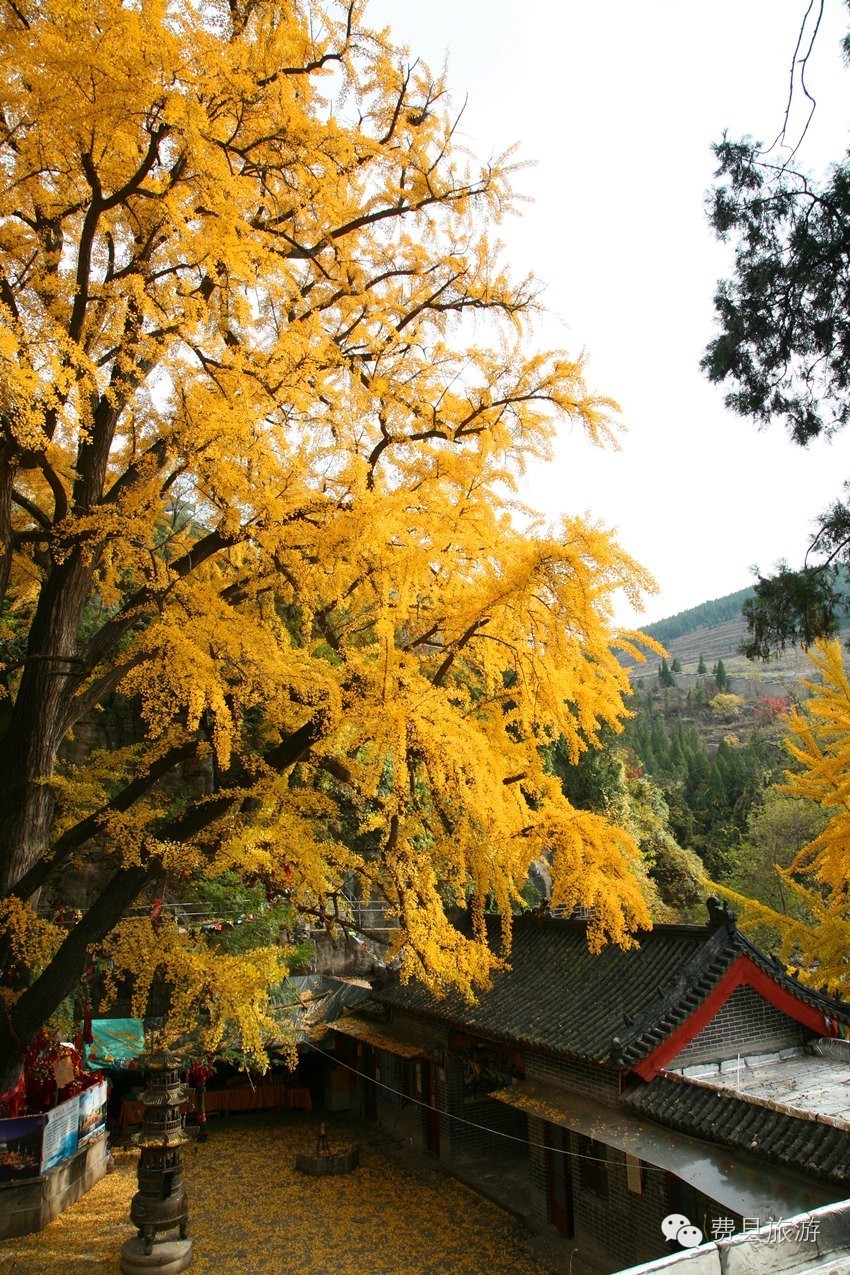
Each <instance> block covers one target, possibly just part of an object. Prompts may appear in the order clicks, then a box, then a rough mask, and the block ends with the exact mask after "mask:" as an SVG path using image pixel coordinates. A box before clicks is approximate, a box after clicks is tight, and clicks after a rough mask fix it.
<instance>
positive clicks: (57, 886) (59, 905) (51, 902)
mask: <svg viewBox="0 0 850 1275" xmlns="http://www.w3.org/2000/svg"><path fill="white" fill-rule="evenodd" d="M142 737H143V736H142V724H141V722H140V720H139V718H138V716H137V715H136V714H135V713H133V712H132V710H131V707H130V706H129V705H127V706H123V705H122V706H121V707H120V708H117V709H115V710H114V711H113V710H110V711H107V712H101V713H97V714H94V715H92V716H91V717H89V718H86V719H85V720H84V721H82V722H80V723H79V725H78V726H77V727H76V729H75V731H74V734H73V736H72V737H71V738H69V739H68V740H67V741H66V743H65V744H64V745H63V748H62V754H61V756H62V761H63V762H64V763H65V765H66V766H77V765H80V764H81V763H82V762H83V761H84V760H85V759H86V758H87V757H89V756H90V755H91V753H93V752H96V751H107V752H114V751H117V750H118V749H122V748H127V747H130V746H131V745H133V744H134V743H137V742H140V741H141V739H142ZM213 782H214V781H213V768H212V763H211V761H202V762H201V763H196V762H184V763H183V764H181V765H179V766H175V767H174V769H173V770H172V771H170V772H169V774H167V775H166V776H165V777H164V778H163V779H162V780H160V782H159V785H158V787H159V788H160V789H161V790H164V791H165V792H167V793H169V794H170V795H171V796H173V797H175V798H184V799H188V798H198V797H204V796H208V795H210V794H211V793H212V792H213ZM98 858H99V856H97V855H90V856H88V857H87V858H86V859H85V861H84V862H82V863H80V864H78V865H69V866H68V868H67V869H66V870H65V871H64V872H62V873H60V874H57V876H56V878H55V880H51V883H50V887H49V889H45V890H44V891H43V893H42V897H41V899H40V900H39V911H40V912H42V914H47V915H51V914H57V913H61V912H63V911H69V910H71V911H72V910H74V909H79V910H84V909H85V908H86V907H87V906H88V905H89V903H90V902H91V901H92V900H93V899H94V898H95V897H96V895H97V893H98V892H99V890H100V889H101V888H102V886H103V884H104V883H105V881H106V879H107V877H108V875H109V869H108V867H106V866H101V865H100V864H99V863H98V862H97V860H98ZM148 903H149V901H148V900H146V899H145V898H140V899H139V900H138V906H139V907H140V908H141V909H142V910H144V908H145V907H146V906H147V905H148ZM379 910H380V909H379ZM373 913H375V909H369V917H368V918H367V920H368V921H369V924H368V926H367V928H369V929H370V931H377V933H378V934H381V935H382V936H383V934H385V936H386V937H385V939H384V941H383V942H381V941H380V939H378V938H370V939H369V940H368V941H367V942H365V943H364V942H363V941H359V940H358V939H356V938H354V937H352V936H349V935H346V934H344V933H343V932H342V931H338V932H329V931H328V930H326V929H325V928H324V927H323V926H317V927H315V928H314V927H312V926H311V925H309V924H307V923H306V922H299V923H298V924H297V925H296V927H295V929H294V931H293V933H292V934H287V933H283V934H281V936H280V942H281V943H284V944H289V943H305V942H306V943H311V944H312V945H313V947H314V950H315V954H314V957H313V960H312V961H311V964H310V969H311V972H313V973H317V974H333V975H337V976H340V977H365V976H368V975H369V974H371V973H372V972H373V971H374V967H375V964H376V962H382V961H383V960H384V958H385V956H386V953H387V949H388V945H389V942H390V938H391V935H392V929H390V928H385V923H384V922H383V921H380V922H379V923H378V924H377V925H375V924H374V922H375V921H376V915H373Z"/></svg>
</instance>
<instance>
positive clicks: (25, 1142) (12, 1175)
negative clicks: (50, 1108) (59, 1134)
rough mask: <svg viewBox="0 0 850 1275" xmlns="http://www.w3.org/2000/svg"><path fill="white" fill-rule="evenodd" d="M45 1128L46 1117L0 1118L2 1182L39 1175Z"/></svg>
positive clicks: (0, 1179) (0, 1175) (0, 1177)
mask: <svg viewBox="0 0 850 1275" xmlns="http://www.w3.org/2000/svg"><path fill="white" fill-rule="evenodd" d="M43 1128H44V1116H15V1117H14V1118H12V1119H9V1120H0V1182H14V1181H15V1179H17V1178H37V1177H38V1175H39V1173H40V1172H41V1168H40V1165H41V1134H42V1130H43Z"/></svg>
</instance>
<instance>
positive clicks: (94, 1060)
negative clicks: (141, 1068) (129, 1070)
mask: <svg viewBox="0 0 850 1275" xmlns="http://www.w3.org/2000/svg"><path fill="white" fill-rule="evenodd" d="M91 1030H92V1036H93V1037H94V1041H93V1042H92V1044H91V1045H89V1048H88V1061H89V1065H90V1066H91V1065H96V1066H108V1065H109V1064H110V1063H113V1064H117V1065H118V1066H120V1065H121V1064H123V1063H128V1062H129V1061H130V1060H131V1059H132V1058H138V1056H139V1054H143V1053H144V1052H145V1029H144V1025H143V1023H142V1020H141V1018H93V1019H92V1025H91Z"/></svg>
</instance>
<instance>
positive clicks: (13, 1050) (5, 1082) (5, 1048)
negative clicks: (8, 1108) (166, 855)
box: [0, 864, 159, 1094]
mask: <svg viewBox="0 0 850 1275" xmlns="http://www.w3.org/2000/svg"><path fill="white" fill-rule="evenodd" d="M158 871H159V868H158V865H156V864H154V865H152V866H151V867H147V868H141V867H137V868H122V869H120V870H119V871H118V872H116V873H115V875H114V876H113V877H112V879H111V880H110V882H109V884H108V885H107V886H106V888H105V889H104V890H103V891H102V892H101V894H100V896H99V897H98V898H97V899H96V901H95V902H94V903H93V904H92V906H91V907H90V908H89V910H88V912H86V914H85V916H84V917H83V918H82V920H81V921H80V922H79V923H78V924H77V925H75V926H74V928H73V930H71V932H70V934H69V935H68V937H67V938H66V939H65V941H64V942H63V944H62V946H61V947H60V948H59V951H58V952H57V953H56V955H55V956H54V958H53V960H52V961H51V962H50V964H49V965H48V966H47V968H46V969H45V970H44V971H43V973H42V974H40V975H39V977H38V978H37V979H36V980H35V982H34V983H33V984H32V986H31V987H28V988H27V990H26V991H25V992H24V993H23V995H22V996H21V997H20V998H19V999H18V1000H17V1001H16V1002H15V1004H14V1005H13V1006H12V1008H11V1010H10V1012H9V1013H8V1014H7V1015H3V1016H2V1017H0V1094H2V1093H7V1092H8V1091H9V1090H10V1089H11V1088H12V1087H13V1086H14V1085H15V1084H16V1083H17V1081H18V1080H19V1079H20V1076H21V1071H22V1066H23V1063H22V1057H23V1048H24V1046H25V1045H27V1044H28V1043H29V1042H30V1041H31V1040H32V1039H33V1037H34V1036H35V1035H36V1033H37V1032H38V1030H39V1028H40V1027H42V1026H43V1025H44V1023H45V1021H46V1020H47V1019H48V1018H49V1017H50V1015H51V1014H52V1013H53V1011H54V1010H55V1009H56V1008H57V1007H58V1006H59V1005H61V1003H62V1001H63V1000H64V999H65V997H66V996H69V995H70V994H71V993H72V992H73V991H74V989H75V988H76V987H77V986H78V984H79V982H80V979H81V978H82V976H83V974H84V973H85V970H86V965H87V963H88V959H89V949H90V948H92V947H94V946H95V945H96V944H97V943H99V942H100V941H101V940H102V939H103V938H104V937H105V935H106V934H108V933H109V931H110V930H111V929H112V928H113V926H114V925H116V924H117V922H118V921H119V920H120V919H121V916H122V915H123V913H124V910H125V909H126V908H127V907H129V905H130V904H131V903H132V902H133V900H134V899H135V898H136V896H137V895H138V894H139V893H140V891H141V890H142V889H144V887H145V885H146V884H147V883H148V882H149V881H151V880H152V879H153V878H154V876H155V875H156V873H157V872H158Z"/></svg>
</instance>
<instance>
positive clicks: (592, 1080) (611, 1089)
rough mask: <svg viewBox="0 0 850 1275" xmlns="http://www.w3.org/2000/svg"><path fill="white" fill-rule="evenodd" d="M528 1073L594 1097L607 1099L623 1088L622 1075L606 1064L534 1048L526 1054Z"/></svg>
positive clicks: (532, 1078) (534, 1078) (526, 1072)
mask: <svg viewBox="0 0 850 1275" xmlns="http://www.w3.org/2000/svg"><path fill="white" fill-rule="evenodd" d="M525 1074H526V1077H527V1079H528V1080H542V1081H544V1082H545V1083H547V1084H551V1085H560V1087H561V1088H562V1089H569V1090H570V1091H571V1092H573V1093H581V1094H587V1095H588V1096H589V1097H591V1098H601V1099H602V1101H603V1102H604V1101H606V1100H607V1101H610V1100H611V1099H612V1098H615V1097H616V1096H617V1093H618V1092H619V1080H618V1077H617V1076H616V1074H614V1073H613V1072H610V1071H606V1069H605V1068H604V1067H594V1066H593V1064H592V1063H583V1062H572V1061H567V1060H566V1059H563V1058H552V1057H550V1055H549V1054H542V1053H535V1052H531V1051H530V1052H529V1053H528V1054H527V1055H526V1071H525Z"/></svg>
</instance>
